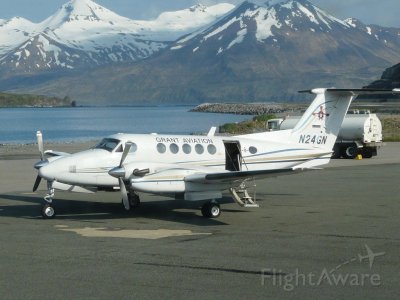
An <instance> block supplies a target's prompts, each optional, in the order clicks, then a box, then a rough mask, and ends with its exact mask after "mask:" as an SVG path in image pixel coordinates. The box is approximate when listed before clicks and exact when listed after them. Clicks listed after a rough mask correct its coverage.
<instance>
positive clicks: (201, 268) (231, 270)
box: [134, 262, 286, 276]
mask: <svg viewBox="0 0 400 300" xmlns="http://www.w3.org/2000/svg"><path fill="white" fill-rule="evenodd" d="M134 264H135V265H145V266H155V267H167V268H180V269H192V270H207V271H215V272H227V273H237V274H251V275H269V276H285V275H286V273H282V272H272V271H268V272H266V271H265V270H263V271H262V270H260V271H253V270H243V269H233V268H215V267H198V266H190V265H173V264H159V263H145V262H137V263H134Z"/></svg>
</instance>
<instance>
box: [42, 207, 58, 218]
mask: <svg viewBox="0 0 400 300" xmlns="http://www.w3.org/2000/svg"><path fill="white" fill-rule="evenodd" d="M55 216H56V211H55V209H54V207H53V206H52V205H51V204H49V203H46V204H44V205H43V206H42V217H43V219H53V218H54V217H55Z"/></svg>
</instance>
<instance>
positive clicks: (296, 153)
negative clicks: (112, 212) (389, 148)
mask: <svg viewBox="0 0 400 300" xmlns="http://www.w3.org/2000/svg"><path fill="white" fill-rule="evenodd" d="M302 92H309V93H313V94H315V95H316V97H315V99H314V101H313V102H312V103H311V105H310V106H309V108H308V109H307V111H306V112H305V113H304V115H303V116H302V118H301V119H300V121H299V122H298V123H297V125H296V127H295V128H294V129H292V130H282V131H275V132H263V133H254V134H246V135H240V136H230V137H225V136H214V131H215V130H211V131H210V132H209V134H208V135H207V136H193V135H158V134H122V133H121V134H115V135H111V136H109V137H106V138H104V139H103V140H102V141H101V142H100V143H99V144H98V145H97V146H95V147H94V148H92V149H90V150H87V151H83V152H78V153H75V154H68V153H62V152H55V151H51V150H50V151H46V152H44V151H43V140H42V134H41V132H38V133H37V139H38V145H39V152H40V157H41V160H40V161H39V162H38V163H36V164H35V168H36V169H37V170H38V171H39V174H38V176H37V179H36V182H35V185H34V187H33V190H34V191H36V189H37V188H38V186H39V184H40V181H41V179H42V178H43V179H45V180H46V181H47V190H48V191H47V195H46V196H45V197H44V200H45V204H44V205H43V208H42V215H43V217H44V218H52V217H54V216H55V210H54V208H53V206H52V202H53V197H54V189H60V190H64V191H73V192H88V193H91V192H95V191H99V190H118V189H119V190H120V192H121V194H122V202H123V205H124V207H125V209H127V210H129V209H131V208H134V207H136V206H138V205H139V203H140V199H139V196H138V194H137V193H138V192H142V193H152V194H162V195H169V196H174V197H177V198H183V199H185V200H188V201H204V200H208V201H206V202H205V204H204V205H203V206H202V209H201V211H202V214H203V216H205V217H209V218H215V217H218V216H219V215H220V212H221V211H220V206H219V204H218V202H217V201H216V199H219V198H221V197H222V192H223V191H224V190H229V191H230V192H231V194H232V197H233V199H234V200H235V201H236V202H237V203H238V204H239V205H241V206H244V207H257V206H258V205H257V203H256V202H255V200H254V199H252V197H250V195H249V193H248V192H247V188H246V182H247V181H248V180H249V179H252V178H266V177H275V176H280V175H286V174H293V173H296V171H301V170H306V169H313V168H315V167H317V166H320V165H324V164H327V163H328V162H329V160H330V157H331V154H332V148H333V145H334V143H335V140H336V136H337V134H338V132H339V129H340V126H341V124H342V122H343V119H344V117H345V115H346V113H347V110H348V108H349V106H350V103H351V101H352V100H353V99H354V97H356V96H357V95H359V94H371V93H379V94H382V93H396V92H400V90H399V89H395V90H392V91H391V90H389V91H388V90H366V89H313V90H310V91H302ZM45 154H47V155H48V156H49V157H48V158H47V159H45Z"/></svg>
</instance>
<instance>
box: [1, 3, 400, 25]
mask: <svg viewBox="0 0 400 300" xmlns="http://www.w3.org/2000/svg"><path fill="white" fill-rule="evenodd" d="M65 2H67V0H1V4H0V18H1V19H9V18H11V17H15V16H21V17H24V18H27V19H29V20H31V21H34V22H39V21H42V20H44V19H45V18H46V17H48V16H50V15H51V14H53V13H54V12H55V11H56V10H57V9H58V8H59V7H60V6H61V5H62V4H63V3H65ZM95 2H97V3H98V4H100V5H103V6H105V7H107V8H108V9H110V10H112V11H114V12H116V13H118V14H119V15H122V16H125V17H128V18H132V19H151V18H155V17H156V16H157V15H158V14H159V13H160V12H162V11H166V10H176V9H182V8H187V7H189V6H191V5H194V4H197V3H202V4H205V5H210V4H215V3H221V2H229V3H233V4H239V3H241V2H243V1H241V0H96V1H95ZM251 2H255V3H262V2H265V0H254V1H251ZM311 2H312V3H314V4H316V5H317V6H319V7H320V8H322V9H324V10H326V11H327V12H328V13H330V14H332V15H334V16H336V17H338V18H340V19H345V18H348V17H355V18H358V19H360V20H361V21H363V22H364V23H366V24H379V25H383V26H393V27H397V28H400V17H399V16H400V2H399V0H311Z"/></svg>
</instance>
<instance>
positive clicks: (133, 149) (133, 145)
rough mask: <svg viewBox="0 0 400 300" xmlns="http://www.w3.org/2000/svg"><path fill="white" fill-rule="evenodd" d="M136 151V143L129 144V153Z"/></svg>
mask: <svg viewBox="0 0 400 300" xmlns="http://www.w3.org/2000/svg"><path fill="white" fill-rule="evenodd" d="M136 151H137V145H136V144H135V143H132V144H131V149H129V152H130V153H134V152H136Z"/></svg>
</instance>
